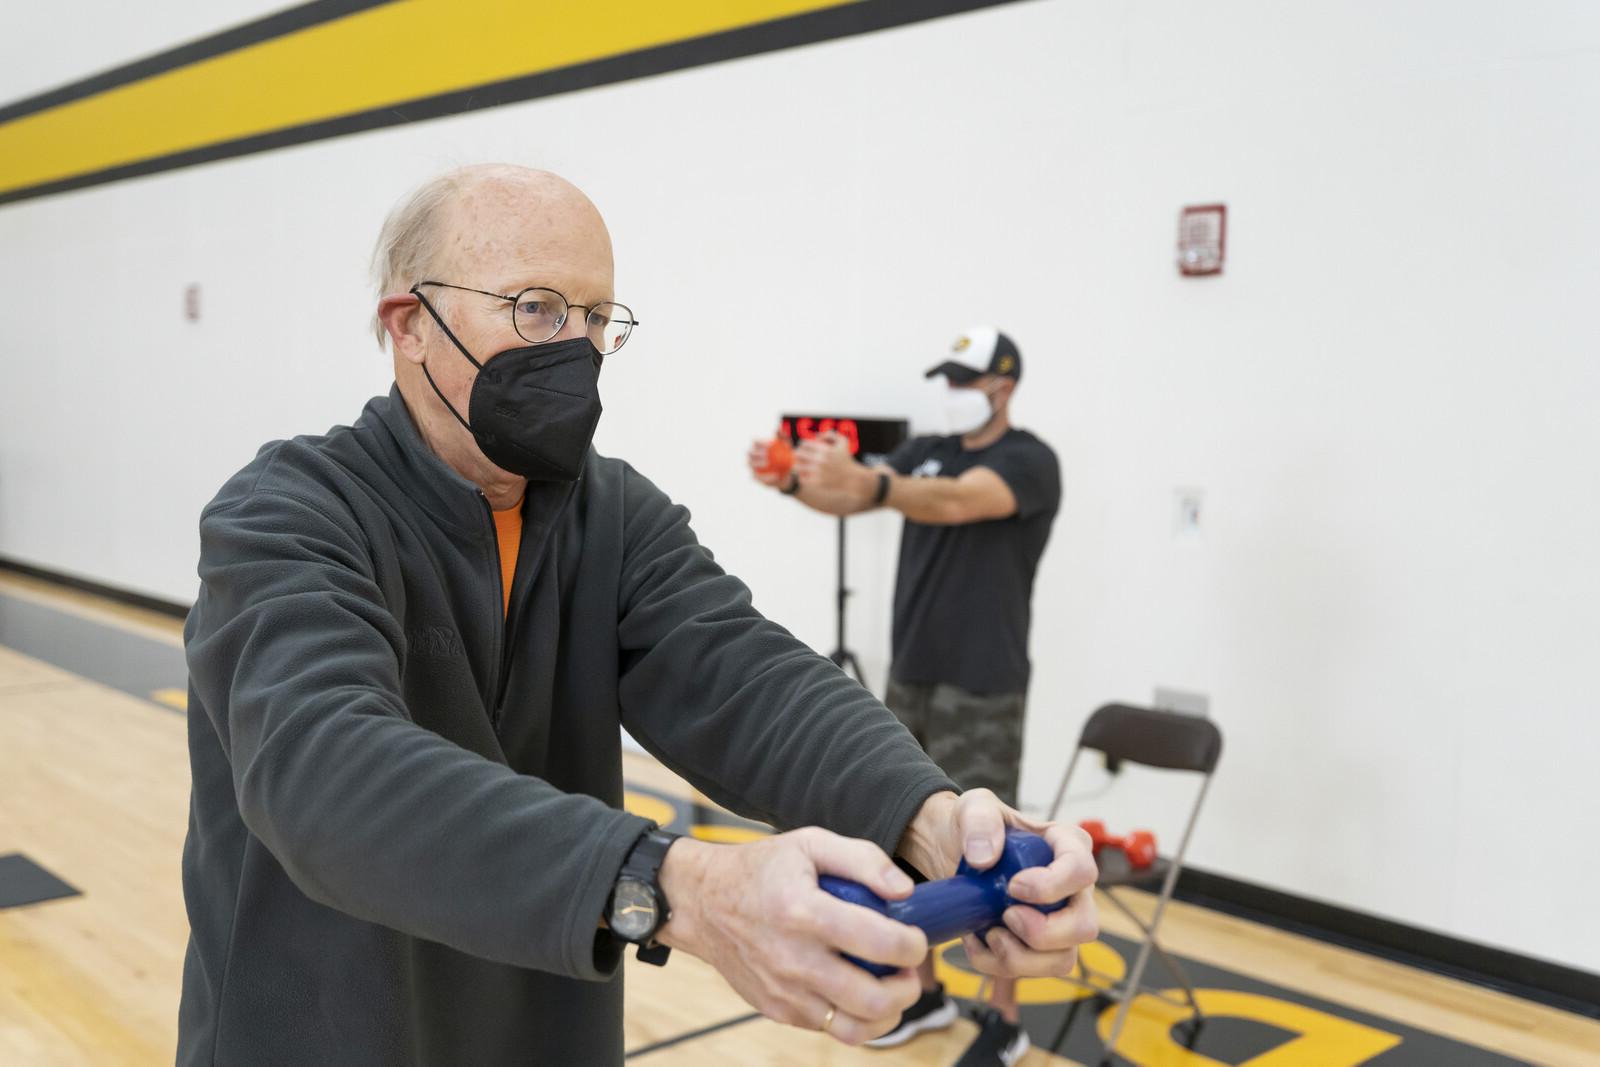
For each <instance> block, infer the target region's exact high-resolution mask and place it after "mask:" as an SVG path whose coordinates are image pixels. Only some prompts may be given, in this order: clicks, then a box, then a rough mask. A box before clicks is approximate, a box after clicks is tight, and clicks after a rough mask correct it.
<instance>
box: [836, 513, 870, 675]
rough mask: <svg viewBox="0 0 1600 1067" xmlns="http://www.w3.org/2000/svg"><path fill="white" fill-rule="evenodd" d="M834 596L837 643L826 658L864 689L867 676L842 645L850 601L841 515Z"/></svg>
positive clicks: (852, 653) (842, 518) (859, 663)
mask: <svg viewBox="0 0 1600 1067" xmlns="http://www.w3.org/2000/svg"><path fill="white" fill-rule="evenodd" d="M835 596H836V597H837V601H836V610H837V612H838V615H837V630H836V633H837V634H838V642H837V644H836V645H835V646H834V649H833V651H832V652H830V653H828V658H829V659H831V660H833V662H834V665H835V666H837V667H839V668H840V669H841V670H848V671H850V672H851V673H852V674H854V675H855V676H856V681H858V682H860V683H861V684H862V686H863V687H865V686H866V684H867V676H866V675H864V674H862V673H861V662H860V661H859V660H857V659H856V654H855V653H854V652H852V651H850V649H849V648H848V647H846V645H845V643H844V606H845V602H846V601H847V600H849V599H850V588H849V587H848V586H847V585H845V580H844V516H843V515H841V516H839V569H838V580H837V581H836V582H835Z"/></svg>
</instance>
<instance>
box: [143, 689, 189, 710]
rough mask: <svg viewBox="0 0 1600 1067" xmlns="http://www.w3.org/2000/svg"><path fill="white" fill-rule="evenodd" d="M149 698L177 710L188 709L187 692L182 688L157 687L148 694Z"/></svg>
mask: <svg viewBox="0 0 1600 1067" xmlns="http://www.w3.org/2000/svg"><path fill="white" fill-rule="evenodd" d="M150 699H151V700H154V701H156V702H157V703H160V704H165V705H166V706H167V707H169V708H177V709H178V710H179V711H188V710H189V693H188V691H187V690H184V689H157V690H156V691H155V692H153V693H151V694H150Z"/></svg>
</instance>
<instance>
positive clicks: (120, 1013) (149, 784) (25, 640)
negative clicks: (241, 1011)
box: [0, 574, 1600, 1067]
mask: <svg viewBox="0 0 1600 1067" xmlns="http://www.w3.org/2000/svg"><path fill="white" fill-rule="evenodd" d="M180 630H181V626H180V624H178V623H177V622H176V621H174V620H172V619H170V618H166V617H164V616H161V615H157V614H153V613H149V612H144V611H140V610H138V609H132V608H127V607H123V606H120V605H117V604H113V603H110V602H107V601H102V600H99V599H97V598H94V597H90V596H86V595H83V594H79V593H75V592H70V591H64V590H62V589H60V588H58V587H56V586H53V585H49V584H46V583H42V582H38V581H34V580H31V579H26V578H20V577H16V576H12V575H6V574H0V1064H4V1065H12V1064H17V1065H23V1064H26V1065H40V1067H44V1065H57V1064H71V1065H80V1064H93V1065H96V1067H100V1065H120V1064H128V1065H150V1064H170V1063H171V1062H172V1060H173V1050H174V1046H175V1042H176V1019H177V1006H178V993H179V980H180V975H181V972H182V965H183V952H184V941H185V937H186V934H187V928H186V923H185V921H184V913H183V900H182V892H181V888H180V885H179V857H180V854H181V851H182V846H183V835H184V830H185V823H186V819H187V812H188V793H189V785H188V762H187V754H186V750H185V743H184V718H183V715H182V714H181V710H182V707H183V686H184V677H183V671H182V656H181V644H180V638H179V633H180ZM626 775H627V779H628V782H629V787H630V793H629V797H628V804H629V807H630V808H633V809H635V810H639V811H642V812H644V813H646V814H649V815H651V816H652V817H654V818H658V819H661V820H662V821H663V822H667V823H673V824H675V825H676V828H678V829H681V830H686V831H690V832H694V833H696V834H698V835H699V836H701V837H705V838H707V839H711V840H720V841H737V840H739V839H741V838H745V837H748V836H750V835H752V834H757V833H760V832H762V831H761V830H760V828H757V827H754V826H753V825H751V824H748V823H744V822H743V821H742V820H738V819H735V818H733V817H731V816H727V815H726V814H724V813H720V812H717V811H716V810H714V809H713V808H712V807H711V806H710V805H709V804H706V803H705V802H704V800H703V799H702V798H700V797H698V796H697V795H696V794H695V793H694V792H693V790H691V789H690V788H689V787H688V786H687V785H686V784H685V783H683V782H682V781H681V780H679V779H678V778H676V777H675V776H674V775H672V774H671V773H670V772H668V771H667V770H665V769H664V768H662V767H661V766H659V765H658V764H656V763H654V762H653V761H652V760H650V759H649V758H648V757H643V756H629V757H628V758H627V767H626ZM52 875H53V876H54V877H55V878H56V879H59V880H60V882H59V883H53V882H51V881H50V879H49V876H52ZM30 879H32V880H31V881H30ZM52 885H54V887H55V888H54V889H52V888H51V886H52ZM8 886H9V889H10V892H11V895H12V896H17V895H18V893H19V892H20V895H21V898H22V899H27V898H29V897H30V896H31V897H34V898H40V897H46V898H49V897H53V899H35V901H34V902H32V903H16V902H15V901H13V904H12V906H6V896H7V889H8ZM19 887H20V888H19ZM30 887H32V888H33V892H32V893H31V894H30V893H29V892H28V890H29V888H30ZM1129 899H1130V901H1131V903H1132V906H1133V908H1134V910H1136V911H1145V912H1147V911H1148V908H1149V905H1150V898H1148V897H1145V896H1142V895H1139V894H1131V895H1130V897H1129ZM1526 906H1531V904H1530V905H1526ZM1101 914H1102V916H1103V928H1104V932H1105V934H1106V935H1107V936H1106V937H1105V938H1103V939H1102V941H1101V942H1100V943H1097V944H1096V945H1094V946H1090V948H1089V949H1087V950H1086V956H1087V958H1088V959H1089V960H1090V962H1091V963H1094V964H1095V965H1097V966H1098V967H1099V968H1100V969H1102V970H1108V971H1112V972H1117V971H1119V970H1120V969H1121V967H1122V966H1124V959H1125V957H1129V956H1131V950H1130V944H1129V940H1128V939H1129V938H1131V937H1132V935H1133V933H1134V930H1133V927H1132V924H1130V923H1129V922H1127V921H1126V920H1125V919H1124V918H1123V917H1122V916H1121V915H1119V914H1118V913H1117V912H1116V909H1114V908H1112V907H1110V906H1109V905H1108V904H1104V903H1103V904H1102V908H1101ZM1164 930H1165V937H1164V942H1165V943H1166V945H1167V946H1168V948H1169V949H1170V950H1171V951H1172V952H1174V953H1175V954H1177V955H1178V956H1180V957H1182V958H1183V959H1184V960H1185V965H1186V966H1188V967H1190V968H1191V969H1192V973H1193V977H1194V979H1195V984H1196V985H1197V986H1198V987H1200V989H1201V998H1202V1007H1203V1008H1205V1009H1206V1010H1207V1012H1208V1014H1210V1015H1211V1016H1212V1021H1211V1022H1210V1023H1209V1024H1208V1025H1207V1027H1206V1028H1205V1029H1204V1030H1203V1031H1202V1034H1201V1040H1200V1042H1199V1043H1198V1044H1196V1051H1192V1052H1191V1051H1187V1050H1185V1049H1184V1048H1182V1047H1181V1046H1180V1045H1178V1044H1177V1041H1176V1039H1175V1033H1181V1028H1180V1029H1179V1030H1177V1031H1175V1030H1174V1024H1175V1023H1178V1022H1180V1021H1181V1019H1182V1017H1183V1013H1181V1012H1176V1011H1173V1010H1169V1009H1165V1008H1163V1007H1162V1006H1161V1005H1160V1002H1159V1001H1155V1000H1153V999H1149V998H1145V999H1141V1001H1139V1002H1138V1003H1137V1004H1136V1005H1135V1010H1134V1012H1133V1014H1132V1017H1131V1020H1130V1024H1129V1027H1128V1033H1127V1034H1126V1035H1125V1037H1124V1040H1123V1042H1122V1045H1121V1047H1120V1048H1119V1050H1118V1051H1119V1053H1120V1056H1119V1059H1118V1062H1119V1063H1134V1064H1140V1065H1144V1067H1154V1065H1157V1064H1159V1065H1162V1067H1220V1065H1221V1064H1223V1063H1234V1064H1238V1063H1249V1064H1251V1065H1254V1067H1291V1065H1308V1067H1345V1065H1351V1067H1353V1065H1355V1064H1366V1063H1371V1064H1379V1065H1385V1064H1392V1065H1395V1067H1401V1065H1405V1064H1432V1063H1438V1064H1448V1065H1451V1067H1455V1065H1457V1064H1460V1065H1471V1064H1480V1063H1483V1064H1491V1063H1495V1064H1499V1063H1508V1062H1509V1063H1537V1064H1549V1065H1568V1064H1570V1065H1579V1064H1587V1065H1595V1064H1600V1022H1597V1021H1594V1020H1590V1019H1586V1018H1582V1017H1579V1016H1576V1015H1571V1014H1567V1013H1564V1012H1561V1011H1557V1010H1555V1009H1553V1008H1549V1007H1546V1006H1543V1005H1539V1004H1534V1003H1530V1002H1528V1001H1524V1000H1519V999H1516V998H1514V997H1509V996H1505V995H1503V994H1499V993H1495V992H1491V991H1489V990H1486V989H1482V988H1479V987H1477V986H1472V985H1467V984H1464V983H1461V982H1458V981H1454V980H1452V979H1448V978H1444V977H1441V976H1439V975H1435V974H1431V973H1427V972H1424V971H1419V970H1414V969H1412V968H1409V967H1405V966H1402V965H1399V964H1396V963H1392V962H1388V961H1385V960H1380V959H1376V958H1373V957H1370V956H1366V955H1362V954H1360V953H1356V952H1352V951H1349V950H1346V949H1342V948H1336V947H1333V946H1330V945H1327V944H1323V943H1321V942H1318V941H1313V940H1309V939H1306V938H1303V937H1299V936H1296V935H1293V934H1289V933H1285V932H1283V931H1280V930H1276V929H1272V928H1269V927H1265V926H1261V925H1257V924H1254V923H1251V922H1247V921H1244V920H1241V919H1237V918H1233V917H1229V916H1225V915H1221V914H1218V913H1215V912H1210V911H1207V910H1204V909H1201V908H1196V907H1192V906H1189V905H1185V904H1182V903H1176V904H1174V905H1172V909H1171V911H1170V912H1169V915H1168V918H1167V920H1166V923H1165V927H1164ZM941 972H942V974H943V976H944V978H945V980H946V983H947V985H948V986H949V987H950V988H951V989H952V991H954V992H956V993H957V994H959V995H969V996H970V995H972V994H973V993H974V992H975V990H976V986H977V979H976V978H975V977H974V976H973V975H971V974H970V973H969V972H967V971H965V970H964V969H963V967H962V961H961V959H960V956H959V952H958V951H957V952H946V953H945V954H944V955H943V956H942V957H941ZM627 982H628V990H627V1003H628V1010H627V1047H628V1049H629V1050H630V1053H629V1055H630V1059H633V1060H637V1061H638V1062H639V1063H641V1064H643V1065H645V1067H674V1065H685V1067H687V1065H691V1064H693V1065H696V1067H698V1065H703V1064H722V1063H727V1064H749V1065H757V1064H771V1065H794V1067H822V1065H829V1067H832V1065H845V1064H876V1065H881V1067H894V1065H910V1064H929V1065H932V1064H949V1063H952V1062H954V1060H955V1059H956V1057H957V1056H958V1055H959V1054H960V1052H961V1050H962V1049H963V1048H965V1046H966V1043H967V1042H968V1041H969V1040H970V1039H971V1035H972V1034H973V1033H974V1031H975V1028H974V1026H973V1024H972V1023H970V1022H967V1021H965V1020H963V1021H961V1022H958V1023H957V1024H956V1026H955V1027H953V1028H952V1029H951V1030H949V1031H947V1032H944V1033H940V1034H930V1035H925V1036H923V1037H920V1038H918V1039H916V1040H915V1041H913V1042H911V1043H910V1044H908V1045H906V1046H904V1047H902V1048H900V1049H895V1050H889V1051H881V1052H878V1051H871V1050H866V1049H849V1048H845V1047H843V1046H840V1045H837V1044H835V1043H833V1042H831V1041H829V1040H827V1039H826V1038H822V1037H820V1036H819V1035H816V1034H813V1033H807V1032H802V1031H797V1030H791V1029H788V1028H785V1027H780V1026H777V1025H776V1024H773V1023H770V1022H767V1021H766V1020H763V1019H759V1018H754V1017H752V1016H751V1013H750V1010H749V1008H748V1007H747V1006H746V1005H745V1004H744V1002H743V1001H741V1000H739V998H738V997H737V996H735V995H734V994H733V993H732V991H730V990H729V989H728V987H727V986H726V985H725V984H724V983H723V982H722V980H721V978H720V977H718V976H717V975H716V974H715V972H713V971H712V970H711V969H710V968H709V967H707V966H706V965H704V964H702V963H701V962H700V961H698V960H695V959H693V958H690V957H688V956H685V955H684V954H682V953H679V954H677V955H676V956H675V957H674V958H673V960H672V962H671V964H670V965H669V966H668V967H666V968H665V969H659V970H658V969H656V968H651V967H644V966H640V965H638V964H636V963H633V962H632V961H630V962H629V964H628V974H627ZM1077 995H1078V994H1077V993H1076V991H1075V990H1074V988H1073V987H1070V986H1068V985H1066V984H1065V983H1060V982H1043V981H1041V982H1030V983H1025V985H1024V989H1023V998H1024V1001H1025V1002H1026V1003H1027V1004H1028V1006H1027V1007H1026V1009H1025V1017H1026V1020H1027V1022H1028V1024H1029V1028H1030V1030H1031V1031H1032V1032H1033V1033H1034V1035H1035V1039H1036V1043H1037V1042H1038V1039H1039V1038H1041V1037H1043V1038H1045V1039H1046V1040H1048V1038H1049V1037H1051V1036H1054V1034H1055V1032H1056V1027H1057V1022H1058V1020H1060V1019H1061V1018H1062V1017H1063V1016H1064V1015H1065V1008H1066V1005H1067V1004H1068V1002H1069V1001H1070V1000H1071V999H1073V998H1074V997H1075V996H1077ZM1109 1019H1110V1014H1109V1012H1107V1011H1105V1009H1104V1006H1103V1005H1098V1004H1094V1003H1092V1002H1091V1003H1089V1004H1088V1005H1086V1006H1085V1010H1083V1011H1082V1012H1080V1013H1079V1016H1078V1021H1077V1023H1076V1025H1075V1026H1074V1028H1073V1029H1072V1031H1071V1033H1070V1034H1069V1037H1068V1040H1067V1043H1066V1045H1065V1046H1064V1047H1065V1049H1066V1050H1067V1052H1068V1053H1069V1054H1070V1056H1072V1057H1075V1058H1073V1059H1063V1058H1060V1057H1055V1056H1051V1055H1048V1054H1047V1053H1045V1052H1042V1051H1038V1050H1035V1051H1034V1052H1031V1053H1029V1055H1028V1057H1027V1058H1026V1059H1025V1060H1024V1061H1023V1062H1024V1063H1025V1064H1028V1065H1032V1067H1043V1065H1045V1064H1051V1063H1056V1064H1060V1063H1072V1062H1094V1056H1095V1055H1096V1053H1095V1051H1094V1050H1095V1044H1094V1042H1095V1029H1096V1028H1098V1029H1099V1030H1100V1031H1101V1032H1104V1031H1105V1029H1106V1028H1107V1027H1108V1024H1109Z"/></svg>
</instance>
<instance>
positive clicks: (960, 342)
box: [950, 337, 972, 352]
mask: <svg viewBox="0 0 1600 1067" xmlns="http://www.w3.org/2000/svg"><path fill="white" fill-rule="evenodd" d="M971 345H972V339H971V338H970V337H962V338H959V339H957V341H956V345H955V347H954V348H952V349H951V350H950V351H952V352H965V351H966V350H967V349H968V348H969V347H971Z"/></svg>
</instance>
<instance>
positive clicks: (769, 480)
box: [745, 440, 787, 489]
mask: <svg viewBox="0 0 1600 1067" xmlns="http://www.w3.org/2000/svg"><path fill="white" fill-rule="evenodd" d="M771 443H772V442H771V441H770V440H767V441H756V442H754V443H752V444H751V445H750V451H749V453H747V454H746V455H745V461H746V462H747V463H749V464H750V476H751V477H752V478H754V479H755V480H756V481H758V482H760V483H761V484H762V485H765V486H767V487H769V488H772V489H776V488H777V487H778V484H779V483H780V482H782V481H783V480H784V478H785V477H787V476H786V475H782V474H777V473H775V472H773V471H769V470H766V469H765V468H766V466H767V446H768V445H770V444H771Z"/></svg>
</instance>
